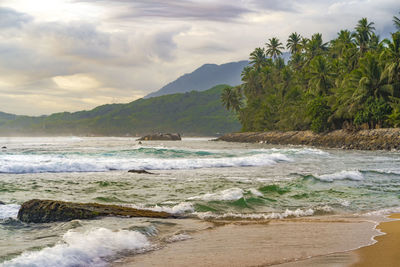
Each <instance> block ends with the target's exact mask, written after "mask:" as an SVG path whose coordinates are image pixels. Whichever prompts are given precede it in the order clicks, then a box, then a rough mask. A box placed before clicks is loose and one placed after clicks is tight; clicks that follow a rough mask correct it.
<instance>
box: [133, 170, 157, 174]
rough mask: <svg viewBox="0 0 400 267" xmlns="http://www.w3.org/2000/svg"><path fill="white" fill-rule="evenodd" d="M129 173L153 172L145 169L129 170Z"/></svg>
mask: <svg viewBox="0 0 400 267" xmlns="http://www.w3.org/2000/svg"><path fill="white" fill-rule="evenodd" d="M128 172H129V173H139V174H154V173H152V172H148V171H146V170H129V171H128Z"/></svg>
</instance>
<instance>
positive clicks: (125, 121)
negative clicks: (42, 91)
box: [0, 85, 240, 136]
mask: <svg viewBox="0 0 400 267" xmlns="http://www.w3.org/2000/svg"><path fill="white" fill-rule="evenodd" d="M227 87H229V86H227V85H219V86H216V87H213V88H211V89H209V90H207V91H203V92H196V91H192V92H189V93H184V94H172V95H165V96H159V97H153V98H149V99H138V100H136V101H133V102H131V103H128V104H112V105H103V106H99V107H97V108H95V109H93V110H90V111H79V112H74V113H69V112H64V113H55V114H52V115H50V116H42V117H29V116H15V117H13V116H4V118H3V117H1V119H0V135H3V136H4V135H24V136H35V135H106V136H111V135H114V136H135V135H143V134H149V133H156V132H179V133H183V134H184V135H216V134H222V133H227V132H232V131H238V130H239V129H240V123H239V122H238V120H237V119H236V117H235V115H233V114H232V113H230V112H228V111H226V110H225V109H224V108H223V106H222V104H221V100H220V96H221V93H222V91H223V90H224V89H225V88H227Z"/></svg>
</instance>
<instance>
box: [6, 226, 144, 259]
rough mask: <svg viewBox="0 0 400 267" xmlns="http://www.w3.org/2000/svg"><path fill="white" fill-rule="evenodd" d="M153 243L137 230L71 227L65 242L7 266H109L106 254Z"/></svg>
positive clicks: (140, 249) (28, 253) (28, 255)
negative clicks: (78, 228) (79, 228)
mask: <svg viewBox="0 0 400 267" xmlns="http://www.w3.org/2000/svg"><path fill="white" fill-rule="evenodd" d="M149 247H150V243H149V241H148V240H147V238H146V237H145V236H144V235H143V234H141V233H139V232H134V231H127V230H121V231H117V232H113V231H111V230H109V229H105V228H94V229H92V230H90V231H88V232H85V233H79V232H75V231H73V230H70V231H68V232H67V233H66V234H64V236H63V242H62V243H59V244H57V245H55V246H53V247H48V248H45V249H42V250H40V251H31V252H24V253H23V254H21V255H20V256H18V257H16V258H15V259H13V260H10V261H6V262H4V263H3V265H2V266H3V267H11V266H12V267H53V266H57V267H72V266H96V267H97V266H107V265H108V264H107V263H106V262H105V260H104V258H105V257H112V256H114V255H116V254H117V253H118V252H122V251H126V250H129V251H143V250H145V249H146V248H149Z"/></svg>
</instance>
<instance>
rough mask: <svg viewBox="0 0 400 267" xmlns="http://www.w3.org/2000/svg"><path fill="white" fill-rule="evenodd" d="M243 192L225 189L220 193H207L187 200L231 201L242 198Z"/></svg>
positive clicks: (235, 189)
mask: <svg viewBox="0 0 400 267" xmlns="http://www.w3.org/2000/svg"><path fill="white" fill-rule="evenodd" d="M243 193H244V192H243V190H242V189H240V188H230V189H225V190H223V191H220V192H216V193H207V194H204V195H200V196H194V197H190V198H188V199H189V200H204V201H215V200H222V201H231V200H238V199H240V198H242V197H243Z"/></svg>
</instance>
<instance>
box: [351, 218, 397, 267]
mask: <svg viewBox="0 0 400 267" xmlns="http://www.w3.org/2000/svg"><path fill="white" fill-rule="evenodd" d="M389 218H392V219H400V214H392V215H391V216H389ZM377 229H379V230H381V231H382V232H384V233H386V234H385V235H380V236H377V237H375V240H376V241H378V242H377V243H375V244H374V245H372V246H368V247H363V248H360V249H358V250H356V251H355V252H354V253H355V254H356V255H357V257H358V259H359V260H358V262H357V263H355V264H353V265H352V266H354V267H369V266H371V267H372V266H385V267H391V266H393V267H394V266H400V253H399V252H400V220H396V221H390V222H383V223H381V224H379V225H378V227H377Z"/></svg>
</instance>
